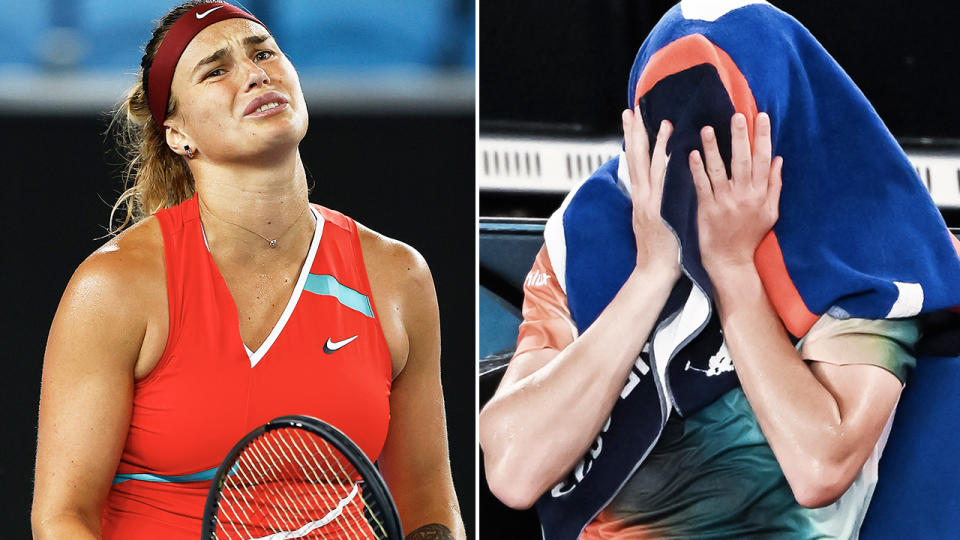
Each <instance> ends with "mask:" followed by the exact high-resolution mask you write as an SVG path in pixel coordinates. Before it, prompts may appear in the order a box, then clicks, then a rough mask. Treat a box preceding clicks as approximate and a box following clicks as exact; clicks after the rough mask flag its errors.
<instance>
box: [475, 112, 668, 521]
mask: <svg viewBox="0 0 960 540" xmlns="http://www.w3.org/2000/svg"><path fill="white" fill-rule="evenodd" d="M623 126H624V139H625V143H626V155H627V162H628V167H629V170H630V178H631V184H632V186H631V188H632V193H631V197H632V199H633V204H634V212H633V227H634V234H635V236H636V238H637V265H636V267H635V268H634V271H633V272H632V273H631V275H630V276H629V278H628V279H627V281H626V283H624V285H623V286H622V287H621V289H620V291H619V292H618V293H617V294H616V296H615V297H614V298H613V300H612V301H611V302H610V304H609V305H608V306H607V307H606V308H605V309H604V310H603V311H602V312H601V314H600V315H599V316H598V317H597V319H596V321H594V323H593V324H592V325H591V326H590V327H589V328H588V329H587V330H586V331H585V332H584V333H583V334H582V335H580V336H579V337H577V338H576V340H574V341H573V343H572V344H570V345H569V346H567V347H566V348H564V349H563V350H562V351H557V350H555V349H541V350H536V351H531V352H526V353H522V354H519V355H517V356H516V357H515V358H514V359H513V360H512V361H511V362H510V365H509V367H508V368H507V371H506V373H505V374H504V378H503V380H502V382H501V383H500V387H499V388H498V389H497V392H496V394H495V395H494V396H493V398H492V399H491V400H490V402H489V403H488V404H487V405H486V406H485V407H484V409H483V411H482V412H481V413H480V444H481V446H482V447H483V451H484V465H485V471H486V475H487V482H488V485H489V486H490V489H491V491H492V492H493V493H494V495H496V496H497V497H498V498H499V499H500V500H501V501H503V502H504V503H505V504H507V505H508V506H511V507H514V508H528V507H530V506H531V505H532V504H533V503H534V502H535V501H536V499H537V498H538V497H539V496H540V495H541V494H542V493H543V492H544V491H546V490H547V489H549V488H550V486H552V485H554V484H556V483H557V482H558V481H559V480H560V479H562V478H563V477H564V476H565V475H566V474H567V472H568V471H569V470H570V469H571V468H572V467H573V466H574V465H575V464H576V462H577V461H578V460H579V459H580V458H581V457H583V454H584V453H586V451H587V449H588V448H589V447H590V445H591V444H592V443H593V441H594V439H595V438H596V436H597V433H598V432H599V431H600V429H601V428H602V426H603V423H604V422H605V421H606V419H607V417H609V415H610V411H611V410H612V409H613V406H614V404H615V403H616V400H617V396H619V394H620V392H621V391H622V390H623V386H624V383H625V382H626V380H627V375H628V373H629V372H630V368H631V366H633V365H634V363H635V362H636V361H637V357H638V356H639V355H640V352H641V350H642V349H643V345H644V343H646V341H647V337H648V335H649V333H650V331H651V330H652V328H653V325H654V323H655V322H656V319H657V316H658V315H659V313H660V310H661V309H662V308H663V305H664V304H665V303H666V301H667V297H668V296H669V294H670V291H671V289H672V287H673V285H674V283H675V282H676V280H677V278H678V276H679V272H680V270H679V265H678V247H677V243H676V239H675V238H674V236H673V233H672V232H671V231H670V230H669V229H667V228H666V226H664V224H663V221H662V219H661V217H660V199H661V195H662V193H663V179H664V172H665V169H666V143H667V139H668V138H669V136H670V131H671V126H670V124H669V123H666V122H665V123H664V124H663V125H661V127H660V133H659V134H658V136H657V141H656V145H655V148H654V152H653V158H652V161H651V158H650V153H649V147H648V146H647V145H648V142H647V136H646V131H645V128H644V127H643V120H642V119H641V118H640V115H639V111H636V112H634V111H624V114H623Z"/></svg>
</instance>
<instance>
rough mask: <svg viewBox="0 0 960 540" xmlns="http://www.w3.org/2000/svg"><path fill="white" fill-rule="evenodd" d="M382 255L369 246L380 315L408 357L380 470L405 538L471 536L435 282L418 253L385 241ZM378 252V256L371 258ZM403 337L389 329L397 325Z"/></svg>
mask: <svg viewBox="0 0 960 540" xmlns="http://www.w3.org/2000/svg"><path fill="white" fill-rule="evenodd" d="M374 242H376V243H377V244H379V248H378V249H377V250H376V251H377V254H373V253H371V252H372V251H374V250H373V249H371V248H365V258H366V259H367V260H368V261H370V263H371V264H370V265H369V266H371V267H374V268H372V269H371V274H373V280H372V281H373V286H374V295H375V296H376V299H377V312H378V314H379V316H380V317H381V324H383V325H384V326H385V330H386V331H387V334H388V336H390V338H391V339H393V340H394V341H405V347H397V346H396V344H394V346H393V347H391V350H392V352H393V351H399V352H397V354H401V355H402V354H405V356H406V358H405V363H404V362H402V361H401V362H399V364H401V365H403V367H402V371H400V373H399V374H398V375H396V377H395V379H394V380H393V386H392V389H391V392H390V426H389V430H388V432H387V440H386V443H385V445H384V447H383V451H382V453H381V454H380V459H379V463H380V469H381V472H382V474H383V477H384V480H385V481H386V482H387V485H388V486H389V488H390V492H391V494H392V495H393V498H394V501H395V502H396V504H397V510H398V511H399V513H400V521H401V522H402V523H403V528H404V533H405V534H406V535H407V536H406V538H407V539H408V540H413V539H426V538H430V539H453V538H465V537H466V534H465V532H464V529H463V522H462V520H461V518H460V505H459V503H458V502H457V494H456V491H455V490H454V487H453V479H452V477H451V473H450V457H449V452H448V450H447V423H446V418H445V415H444V405H443V392H442V389H441V384H440V314H439V309H438V306H437V295H436V291H435V290H434V286H433V277H432V276H431V275H430V269H429V268H428V267H427V264H426V261H424V260H423V257H421V256H420V254H419V253H417V252H416V251H415V250H414V249H413V248H411V247H409V246H407V245H405V244H402V243H400V242H395V241H391V240H388V239H385V238H383V237H378V239H377V240H374V241H371V242H369V243H368V244H367V245H368V246H369V245H370V244H372V243H374ZM368 253H370V254H371V255H372V256H371V257H367V256H366V255H367V254H368ZM396 322H398V323H399V324H398V325H396V326H395V329H396V330H397V332H396V333H393V332H391V331H390V330H389V329H390V327H391V326H392V324H391V323H396Z"/></svg>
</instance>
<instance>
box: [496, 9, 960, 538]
mask: <svg viewBox="0 0 960 540" xmlns="http://www.w3.org/2000/svg"><path fill="white" fill-rule="evenodd" d="M628 93H629V95H628V104H629V107H630V108H628V109H627V110H625V111H624V112H623V119H622V120H623V132H624V152H623V153H621V155H620V156H618V157H616V158H614V159H613V160H611V161H610V162H608V163H606V164H604V165H603V166H601V167H600V169H598V170H597V171H596V172H595V173H594V174H593V175H592V176H591V177H590V178H588V179H587V180H586V181H584V182H583V183H582V184H581V185H579V186H578V187H577V188H575V189H574V190H572V191H571V193H570V194H569V195H568V197H567V198H566V199H565V201H564V203H563V204H562V206H561V207H560V209H558V210H557V212H556V213H555V214H554V216H553V217H552V218H551V219H550V220H549V221H548V223H547V226H546V230H545V245H544V247H543V248H542V249H541V250H540V253H539V254H538V255H537V257H536V261H535V262H534V265H533V268H532V269H531V270H530V273H529V274H528V277H527V280H526V282H525V285H524V305H523V317H524V321H523V323H522V324H521V326H520V332H519V338H518V342H517V349H516V353H515V355H514V357H513V360H512V361H511V363H510V365H509V368H508V369H507V370H506V373H505V374H504V377H503V379H502V382H501V384H500V386H499V388H498V390H497V392H496V394H495V395H494V397H493V398H492V399H491V400H490V402H489V403H488V404H487V405H486V407H485V408H484V409H483V411H482V412H481V415H480V431H479V433H480V443H481V445H482V447H483V450H484V456H485V464H484V465H485V471H486V476H487V480H488V483H489V486H490V489H491V491H492V492H493V493H494V494H495V495H496V496H497V497H498V498H500V499H501V500H502V501H503V502H504V503H505V504H507V505H508V506H511V507H514V508H527V507H530V506H532V505H534V504H536V507H537V511H538V514H539V516H540V519H541V522H542V523H543V530H544V536H545V538H546V540H554V539H567V538H577V537H579V538H589V539H593V538H706V537H711V538H713V537H718V538H743V537H754V536H765V537H766V536H769V537H777V538H822V537H830V538H851V537H856V535H857V533H858V531H859V528H860V524H861V523H862V520H863V517H864V515H865V513H866V510H867V507H868V505H869V501H870V498H871V495H872V493H873V490H874V487H875V485H876V483H877V464H878V462H879V458H880V453H881V451H882V449H883V447H884V445H885V443H886V439H887V435H888V434H889V430H890V426H891V424H892V421H893V413H894V410H895V408H896V405H897V402H898V399H899V397H900V394H901V391H902V389H903V388H904V385H905V384H906V383H907V376H908V373H909V372H910V370H911V369H912V368H913V367H914V366H915V363H916V360H915V355H916V354H915V352H916V348H917V347H918V345H919V341H920V338H921V329H922V320H923V317H924V316H925V315H927V314H930V313H942V312H944V311H945V310H949V309H951V308H955V306H958V305H960V257H958V251H960V250H958V246H957V244H956V241H955V240H954V239H953V238H952V236H951V235H950V234H949V232H948V230H947V229H946V226H945V224H944V222H943V220H942V218H941V217H940V214H939V213H938V211H937V209H936V207H935V205H934V204H933V202H932V201H931V200H930V197H929V195H928V194H927V193H926V191H925V189H924V187H923V185H922V183H921V182H920V181H919V179H918V178H917V177H916V173H915V172H914V170H913V168H912V166H911V165H910V163H909V161H908V160H907V158H906V156H905V154H904V153H903V152H902V150H901V149H900V148H899V146H898V145H897V144H896V142H895V140H894V139H893V137H892V136H891V135H890V133H889V131H888V130H887V129H886V128H885V126H884V125H883V123H882V122H881V121H880V119H879V117H878V116H877V115H876V113H875V111H874V110H873V108H872V107H871V106H870V104H869V102H868V101H867V100H866V98H865V97H864V96H863V94H862V93H861V92H860V91H859V90H858V89H857V88H856V86H855V85H854V84H853V82H852V81H851V80H850V79H849V77H848V76H847V75H846V74H845V73H844V72H843V71H842V69H841V68H840V67H839V66H838V65H836V63H835V62H834V61H833V59H832V58H831V57H830V56H829V55H828V54H827V53H826V51H824V50H823V48H822V47H821V46H820V45H819V43H817V41H816V40H815V39H814V38H813V37H812V36H811V35H810V34H809V32H808V31H807V30H806V29H805V28H803V26H802V25H800V24H799V23H798V22H797V21H796V20H795V19H793V18H791V17H790V16H789V15H787V14H785V13H783V12H782V11H780V10H778V9H776V8H774V7H772V6H771V5H769V4H768V3H766V2H757V1H749V0H740V1H727V2H711V1H707V0H703V1H696V0H684V1H683V2H681V3H680V4H678V5H677V6H675V7H674V8H673V9H671V10H670V11H669V12H668V13H667V14H666V15H665V16H664V18H663V19H662V20H661V21H660V22H659V23H658V24H657V26H656V27H655V28H654V29H653V31H652V32H651V34H650V36H649V37H648V38H647V40H646V41H645V42H644V44H643V46H642V47H641V49H640V51H639V53H638V55H637V59H636V62H635V64H634V67H633V70H632V72H631V77H630V84H629V92H628Z"/></svg>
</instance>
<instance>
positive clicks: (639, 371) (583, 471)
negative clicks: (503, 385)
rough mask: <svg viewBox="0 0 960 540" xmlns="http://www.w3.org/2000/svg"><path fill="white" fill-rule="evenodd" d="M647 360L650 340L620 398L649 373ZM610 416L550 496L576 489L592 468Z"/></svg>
mask: <svg viewBox="0 0 960 540" xmlns="http://www.w3.org/2000/svg"><path fill="white" fill-rule="evenodd" d="M649 361H650V342H649V341H648V342H647V344H646V345H644V346H643V350H642V351H641V352H640V355H639V356H637V361H636V362H634V363H633V368H631V369H630V375H629V376H628V377H627V382H626V384H624V385H623V390H621V391H620V399H626V398H627V396H629V395H630V393H631V392H633V389H634V388H636V387H637V384H639V383H640V379H641V377H643V376H644V375H646V374H647V373H650V364H649V363H648V362H649ZM611 417H612V413H611V416H608V417H607V421H606V422H604V424H603V427H602V428H601V429H600V433H598V434H597V438H596V439H595V440H594V441H593V444H592V445H591V446H590V450H588V451H587V453H586V455H584V456H583V458H582V459H581V460H580V461H579V462H578V463H577V465H576V466H575V467H574V468H573V470H572V471H570V473H569V474H568V475H567V477H566V478H564V479H563V480H561V481H560V483H559V484H557V485H555V486H553V489H551V490H550V496H551V497H554V498H556V497H560V496H562V495H566V494H567V493H570V492H571V491H573V490H574V489H576V488H577V486H579V485H580V482H582V481H583V479H584V478H585V477H586V476H587V473H589V472H590V469H591V468H593V463H594V462H595V461H596V460H597V458H598V457H600V452H602V451H603V434H604V433H606V432H607V431H609V430H610V420H611Z"/></svg>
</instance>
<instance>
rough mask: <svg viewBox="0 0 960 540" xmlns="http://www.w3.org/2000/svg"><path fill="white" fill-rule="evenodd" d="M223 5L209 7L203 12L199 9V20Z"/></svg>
mask: <svg viewBox="0 0 960 540" xmlns="http://www.w3.org/2000/svg"><path fill="white" fill-rule="evenodd" d="M222 7H223V6H217V7H215V8H211V9H208V10H207V11H204V12H203V13H200V12H199V11H198V12H197V20H198V21H199V20H200V19H202V18H204V17H206V16H207V15H209V14H211V13H213V12H214V11H216V10H218V9H220V8H222Z"/></svg>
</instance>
